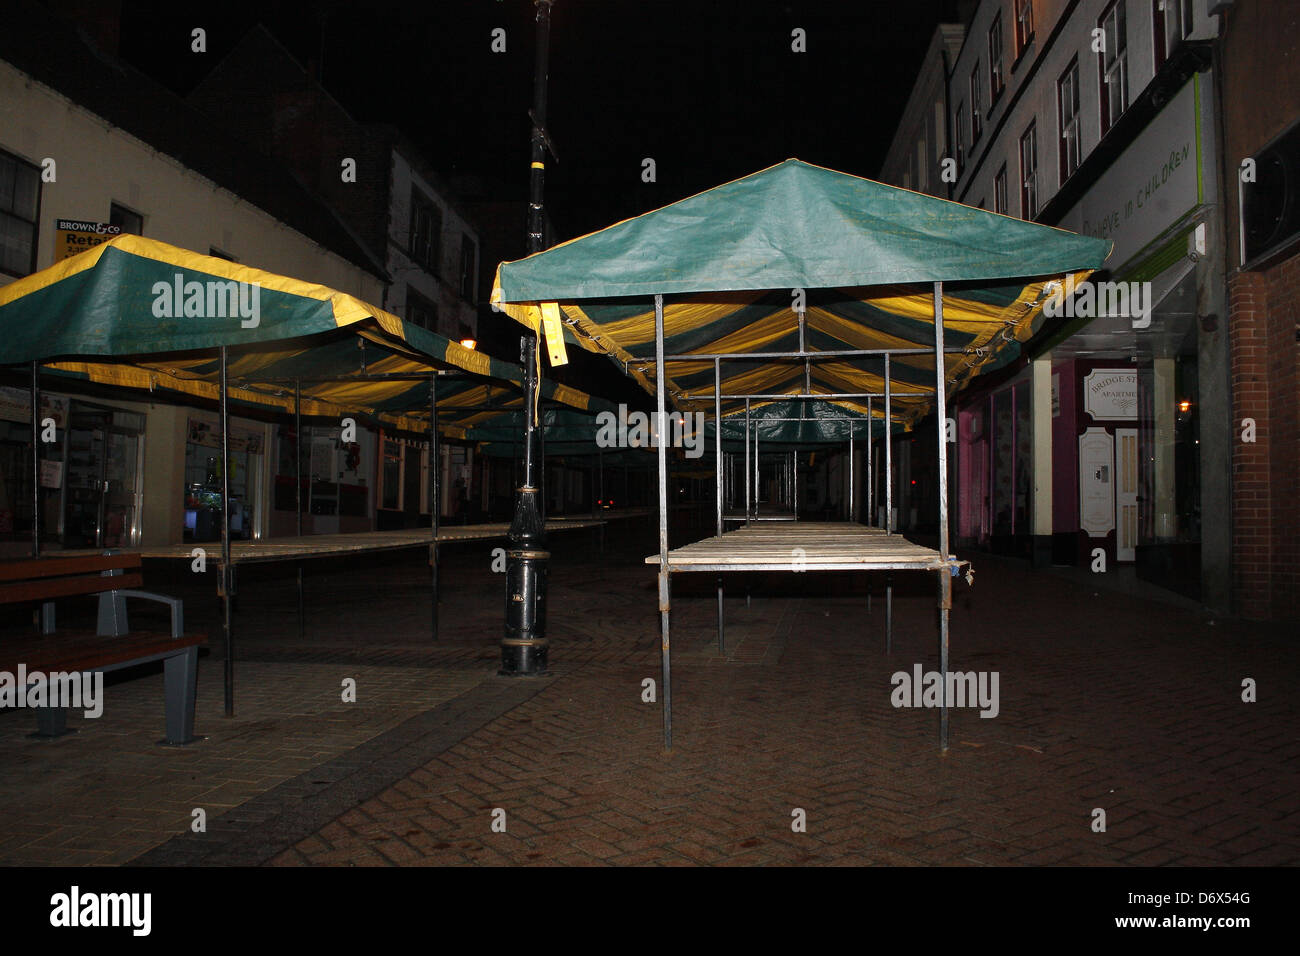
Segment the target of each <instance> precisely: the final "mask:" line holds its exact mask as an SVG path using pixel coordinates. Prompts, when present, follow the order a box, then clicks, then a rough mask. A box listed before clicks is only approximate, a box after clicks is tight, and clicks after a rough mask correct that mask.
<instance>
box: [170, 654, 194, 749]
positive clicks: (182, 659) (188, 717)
mask: <svg viewBox="0 0 1300 956" xmlns="http://www.w3.org/2000/svg"><path fill="white" fill-rule="evenodd" d="M163 678H164V680H165V682H166V685H167V738H166V739H165V740H164V741H163V743H167V744H188V743H190V742H192V741H193V740H195V739H196V738H195V736H194V698H195V694H196V693H197V691H198V678H199V649H198V647H187V648H186V649H185V651H184V652H183V653H181V654H176V655H173V656H172V657H169V658H167V661H166V663H165V664H164V665H163Z"/></svg>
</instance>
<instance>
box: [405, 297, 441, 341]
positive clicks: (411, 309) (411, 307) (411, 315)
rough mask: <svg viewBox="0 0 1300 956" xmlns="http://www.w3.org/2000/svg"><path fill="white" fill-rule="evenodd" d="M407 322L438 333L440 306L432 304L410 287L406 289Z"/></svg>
mask: <svg viewBox="0 0 1300 956" xmlns="http://www.w3.org/2000/svg"><path fill="white" fill-rule="evenodd" d="M406 321H408V322H411V323H413V324H414V325H418V326H420V327H421V328H425V329H428V330H429V331H430V332H437V331H438V306H437V305H436V304H434V303H433V302H430V301H429V300H428V299H426V298H425V297H424V296H422V295H420V293H418V292H416V291H415V290H414V289H412V288H411V287H410V286H407V287H406Z"/></svg>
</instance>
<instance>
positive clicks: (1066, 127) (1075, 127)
mask: <svg viewBox="0 0 1300 956" xmlns="http://www.w3.org/2000/svg"><path fill="white" fill-rule="evenodd" d="M1056 103H1057V110H1058V115H1059V118H1060V121H1061V149H1060V153H1061V182H1065V181H1066V180H1067V179H1069V178H1070V177H1071V176H1072V175H1074V171H1075V170H1076V169H1078V168H1079V159H1080V155H1081V150H1080V147H1079V58H1078V57H1077V56H1076V57H1075V58H1074V59H1073V60H1071V61H1070V66H1069V68H1068V69H1066V71H1065V72H1064V73H1063V74H1061V78H1060V79H1059V80H1057V81H1056Z"/></svg>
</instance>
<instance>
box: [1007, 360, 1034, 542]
mask: <svg viewBox="0 0 1300 956" xmlns="http://www.w3.org/2000/svg"><path fill="white" fill-rule="evenodd" d="M1011 395H1012V403H1013V404H1014V406H1015V411H1014V416H1015V440H1014V443H1015V448H1016V459H1015V474H1014V475H1013V477H1012V487H1013V488H1014V501H1015V505H1014V508H1013V511H1012V515H1011V533H1012V534H1015V535H1026V534H1029V533H1030V532H1031V530H1032V529H1031V527H1030V519H1031V516H1032V515H1033V507H1034V500H1033V491H1034V431H1033V421H1032V419H1031V417H1030V404H1029V383H1028V382H1021V383H1020V384H1019V385H1017V386H1016V387H1015V388H1014V389H1013V390H1012V393H1011Z"/></svg>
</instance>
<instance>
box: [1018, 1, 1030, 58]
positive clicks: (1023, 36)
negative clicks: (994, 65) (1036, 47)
mask: <svg viewBox="0 0 1300 956" xmlns="http://www.w3.org/2000/svg"><path fill="white" fill-rule="evenodd" d="M1033 38H1034V3H1033V0H1016V56H1020V54H1022V53H1024V52H1025V47H1027V46H1029V41H1030V40H1032V39H1033Z"/></svg>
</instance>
